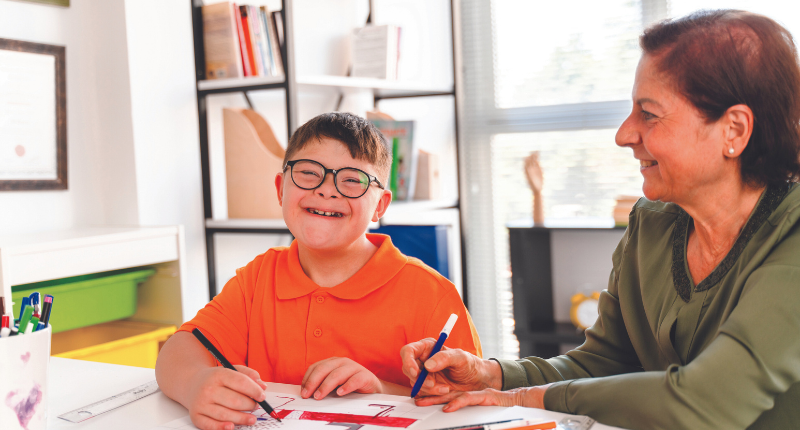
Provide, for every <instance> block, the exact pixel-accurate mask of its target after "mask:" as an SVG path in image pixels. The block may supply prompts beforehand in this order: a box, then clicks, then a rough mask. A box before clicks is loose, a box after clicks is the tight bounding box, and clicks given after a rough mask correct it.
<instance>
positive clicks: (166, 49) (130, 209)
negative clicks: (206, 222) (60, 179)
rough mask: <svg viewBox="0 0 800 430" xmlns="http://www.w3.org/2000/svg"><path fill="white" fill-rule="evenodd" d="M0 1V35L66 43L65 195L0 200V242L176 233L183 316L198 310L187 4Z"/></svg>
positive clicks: (203, 286)
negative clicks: (58, 233)
mask: <svg viewBox="0 0 800 430" xmlns="http://www.w3.org/2000/svg"><path fill="white" fill-rule="evenodd" d="M71 3H72V4H71V6H70V7H68V8H62V7H55V6H47V5H41V4H35V3H25V2H18V1H9V0H0V37H2V38H8V39H16V40H26V41H31V42H37V43H47V44H54V45H63V46H66V63H67V64H66V66H67V67H66V74H67V157H68V183H69V189H68V190H64V191H38V192H32V191H28V192H0V234H3V235H5V234H14V233H29V232H35V231H46V230H60V229H69V228H74V227H81V226H98V225H145V226H147V225H167V224H170V225H172V224H182V225H184V227H185V232H186V254H187V255H186V268H187V269H188V270H187V271H186V273H185V275H186V276H185V279H183V293H184V294H183V297H184V302H183V312H184V318H190V317H192V316H193V315H194V314H195V313H196V311H197V309H199V308H200V307H202V306H203V305H204V304H205V302H206V301H207V269H206V262H205V240H204V236H203V224H202V223H203V212H202V210H203V208H202V186H201V175H200V155H199V143H198V127H197V105H196V97H195V92H194V54H193V44H192V23H191V14H190V8H189V7H190V5H189V2H187V1H181V0H169V1H158V0H72V2H71Z"/></svg>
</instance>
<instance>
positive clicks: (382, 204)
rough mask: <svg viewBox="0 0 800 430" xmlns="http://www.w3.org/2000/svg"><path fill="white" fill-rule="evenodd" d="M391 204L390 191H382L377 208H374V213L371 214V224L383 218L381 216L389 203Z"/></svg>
mask: <svg viewBox="0 0 800 430" xmlns="http://www.w3.org/2000/svg"><path fill="white" fill-rule="evenodd" d="M391 202H392V192H391V191H390V190H383V194H381V197H380V199H378V206H377V207H376V208H375V213H374V214H372V222H378V221H379V220H380V219H381V218H382V217H383V214H385V213H386V209H388V208H389V203H391Z"/></svg>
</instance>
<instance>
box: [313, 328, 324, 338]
mask: <svg viewBox="0 0 800 430" xmlns="http://www.w3.org/2000/svg"><path fill="white" fill-rule="evenodd" d="M314 336H316V337H320V336H322V330H320V329H316V330H314Z"/></svg>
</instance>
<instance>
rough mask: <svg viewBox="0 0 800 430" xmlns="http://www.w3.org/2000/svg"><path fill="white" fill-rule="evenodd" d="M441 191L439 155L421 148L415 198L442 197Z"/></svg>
mask: <svg viewBox="0 0 800 430" xmlns="http://www.w3.org/2000/svg"><path fill="white" fill-rule="evenodd" d="M440 192H441V176H440V174H439V156H438V155H436V154H433V153H430V152H426V151H423V150H421V149H420V150H419V152H418V155H417V183H416V184H415V185H414V200H436V199H438V198H439V197H440Z"/></svg>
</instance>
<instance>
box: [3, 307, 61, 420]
mask: <svg viewBox="0 0 800 430" xmlns="http://www.w3.org/2000/svg"><path fill="white" fill-rule="evenodd" d="M0 299H2V297H0ZM0 308H5V306H0ZM52 308H53V296H50V295H45V296H44V297H40V294H39V293H33V294H31V295H30V296H29V297H25V298H24V299H23V300H22V303H21V304H20V310H19V312H18V313H15V314H16V315H8V314H7V315H2V328H0V399H2V401H3V403H4V404H2V405H0V429H3V430H16V429H26V430H43V429H45V428H46V427H47V372H48V364H49V362H50V341H51V334H52V329H51V327H50V326H49V325H48V321H49V320H50V313H51V312H52ZM15 317H16V318H15Z"/></svg>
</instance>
